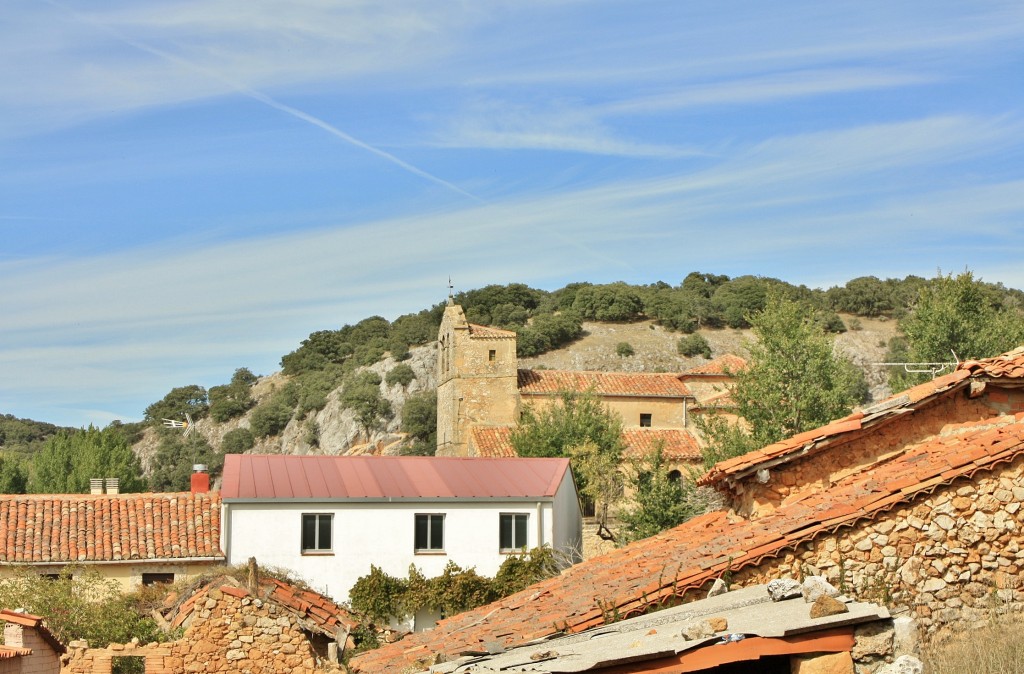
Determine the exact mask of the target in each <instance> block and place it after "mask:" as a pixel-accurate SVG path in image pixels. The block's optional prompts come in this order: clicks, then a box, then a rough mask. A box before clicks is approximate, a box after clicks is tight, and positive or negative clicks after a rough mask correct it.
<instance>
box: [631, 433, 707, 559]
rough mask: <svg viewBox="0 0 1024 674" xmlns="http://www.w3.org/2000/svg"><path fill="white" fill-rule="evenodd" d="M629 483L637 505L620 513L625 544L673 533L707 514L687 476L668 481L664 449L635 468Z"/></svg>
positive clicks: (657, 451)
mask: <svg viewBox="0 0 1024 674" xmlns="http://www.w3.org/2000/svg"><path fill="white" fill-rule="evenodd" d="M629 482H630V486H631V487H632V489H631V491H632V492H633V493H634V501H635V505H634V506H633V507H632V508H630V509H628V510H625V511H623V512H620V513H619V521H620V523H621V525H622V532H623V533H622V539H621V542H622V543H629V542H631V541H636V540H639V539H641V538H647V537H648V536H653V535H654V534H656V533H659V532H661V531H664V530H666V529H671V528H672V527H674V526H677V525H679V524H682V523H683V522H685V521H686V520H688V519H690V518H691V517H694V516H696V515H699V514H700V513H702V512H703V511H704V506H705V503H704V501H703V500H702V499H701V498H700V497H699V495H698V492H697V487H696V485H694V484H693V482H692V481H691V480H690V479H689V477H688V476H684V477H680V478H679V479H675V480H673V479H670V478H669V467H668V466H667V465H666V463H665V460H664V457H663V455H662V448H661V447H658V448H655V450H654V451H653V452H652V453H651V454H650V456H647V457H645V458H644V459H643V460H641V461H637V462H635V463H634V464H633V466H632V470H631V475H630V478H629Z"/></svg>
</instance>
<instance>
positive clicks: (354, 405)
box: [341, 370, 394, 440]
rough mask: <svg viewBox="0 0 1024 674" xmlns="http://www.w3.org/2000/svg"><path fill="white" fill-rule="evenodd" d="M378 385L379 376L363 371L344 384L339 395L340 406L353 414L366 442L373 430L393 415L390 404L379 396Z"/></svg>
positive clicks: (369, 371) (379, 381) (370, 371)
mask: <svg viewBox="0 0 1024 674" xmlns="http://www.w3.org/2000/svg"><path fill="white" fill-rule="evenodd" d="M380 383H381V378H380V375H378V374H377V373H376V372H373V371H372V370H365V371H363V372H360V373H359V374H357V375H356V376H355V377H353V378H352V380H351V381H349V382H348V383H347V384H345V388H344V389H343V390H342V393H341V404H342V405H343V406H344V407H346V408H348V409H350V410H352V412H353V413H354V414H355V416H356V421H357V422H358V423H359V425H360V426H362V427H363V430H364V431H365V432H366V439H367V440H369V439H370V434H371V433H373V431H374V429H376V428H378V427H379V425H380V423H381V422H382V421H385V420H387V419H390V418H391V415H392V414H393V413H394V412H393V410H392V409H391V402H390V401H388V400H387V399H386V398H384V397H383V396H381V394H380Z"/></svg>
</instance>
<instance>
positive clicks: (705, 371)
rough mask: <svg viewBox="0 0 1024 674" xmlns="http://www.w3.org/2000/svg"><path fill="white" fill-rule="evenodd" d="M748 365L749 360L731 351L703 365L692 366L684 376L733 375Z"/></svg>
mask: <svg viewBox="0 0 1024 674" xmlns="http://www.w3.org/2000/svg"><path fill="white" fill-rule="evenodd" d="M746 367H747V361H746V360H745V359H743V358H740V357H739V356H737V355H735V354H731V353H726V354H723V355H721V356H719V357H718V358H715V359H714V360H709V361H708V362H706V363H704V364H703V365H698V366H697V367H695V368H691V369H689V370H686V371H685V372H683V374H682V377H683V378H684V379H685V378H687V377H690V376H693V375H697V376H708V375H711V376H723V375H733V374H736V373H737V372H739V371H740V370H742V369H744V368H746Z"/></svg>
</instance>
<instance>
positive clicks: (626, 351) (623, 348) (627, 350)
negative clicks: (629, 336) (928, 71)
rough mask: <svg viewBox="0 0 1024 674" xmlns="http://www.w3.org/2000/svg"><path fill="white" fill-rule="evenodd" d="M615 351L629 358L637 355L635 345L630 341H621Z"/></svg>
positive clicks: (620, 355)
mask: <svg viewBox="0 0 1024 674" xmlns="http://www.w3.org/2000/svg"><path fill="white" fill-rule="evenodd" d="M615 353H616V355H618V356H619V357H620V358H629V357H631V356H634V355H636V351H635V350H634V349H633V345H632V344H630V343H629V342H619V343H618V344H616V345H615Z"/></svg>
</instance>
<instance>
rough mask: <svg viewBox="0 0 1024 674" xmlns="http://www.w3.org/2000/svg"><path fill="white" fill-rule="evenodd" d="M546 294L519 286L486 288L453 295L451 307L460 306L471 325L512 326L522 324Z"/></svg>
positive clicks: (491, 286) (513, 284)
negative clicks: (453, 299) (454, 304)
mask: <svg viewBox="0 0 1024 674" xmlns="http://www.w3.org/2000/svg"><path fill="white" fill-rule="evenodd" d="M546 294H547V293H545V292H544V291H543V290H534V289H533V288H530V287H529V286H526V285H523V284H522V283H510V284H508V285H506V286H501V285H489V286H485V287H483V288H479V289H477V290H468V291H465V292H460V293H458V294H456V295H455V303H456V304H459V305H462V308H463V310H464V311H465V312H466V318H467V319H468V320H469V321H470V322H471V323H480V324H482V325H497V326H515V325H522V324H523V323H524V322H525V321H526V317H527V316H529V315H530V313H531V312H532V311H533V310H534V309H536V308H537V306H538V305H539V303H540V301H541V299H542V298H543V297H544V296H545V295H546ZM434 337H436V333H435V335H434ZM434 337H432V338H431V339H433V338H434Z"/></svg>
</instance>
